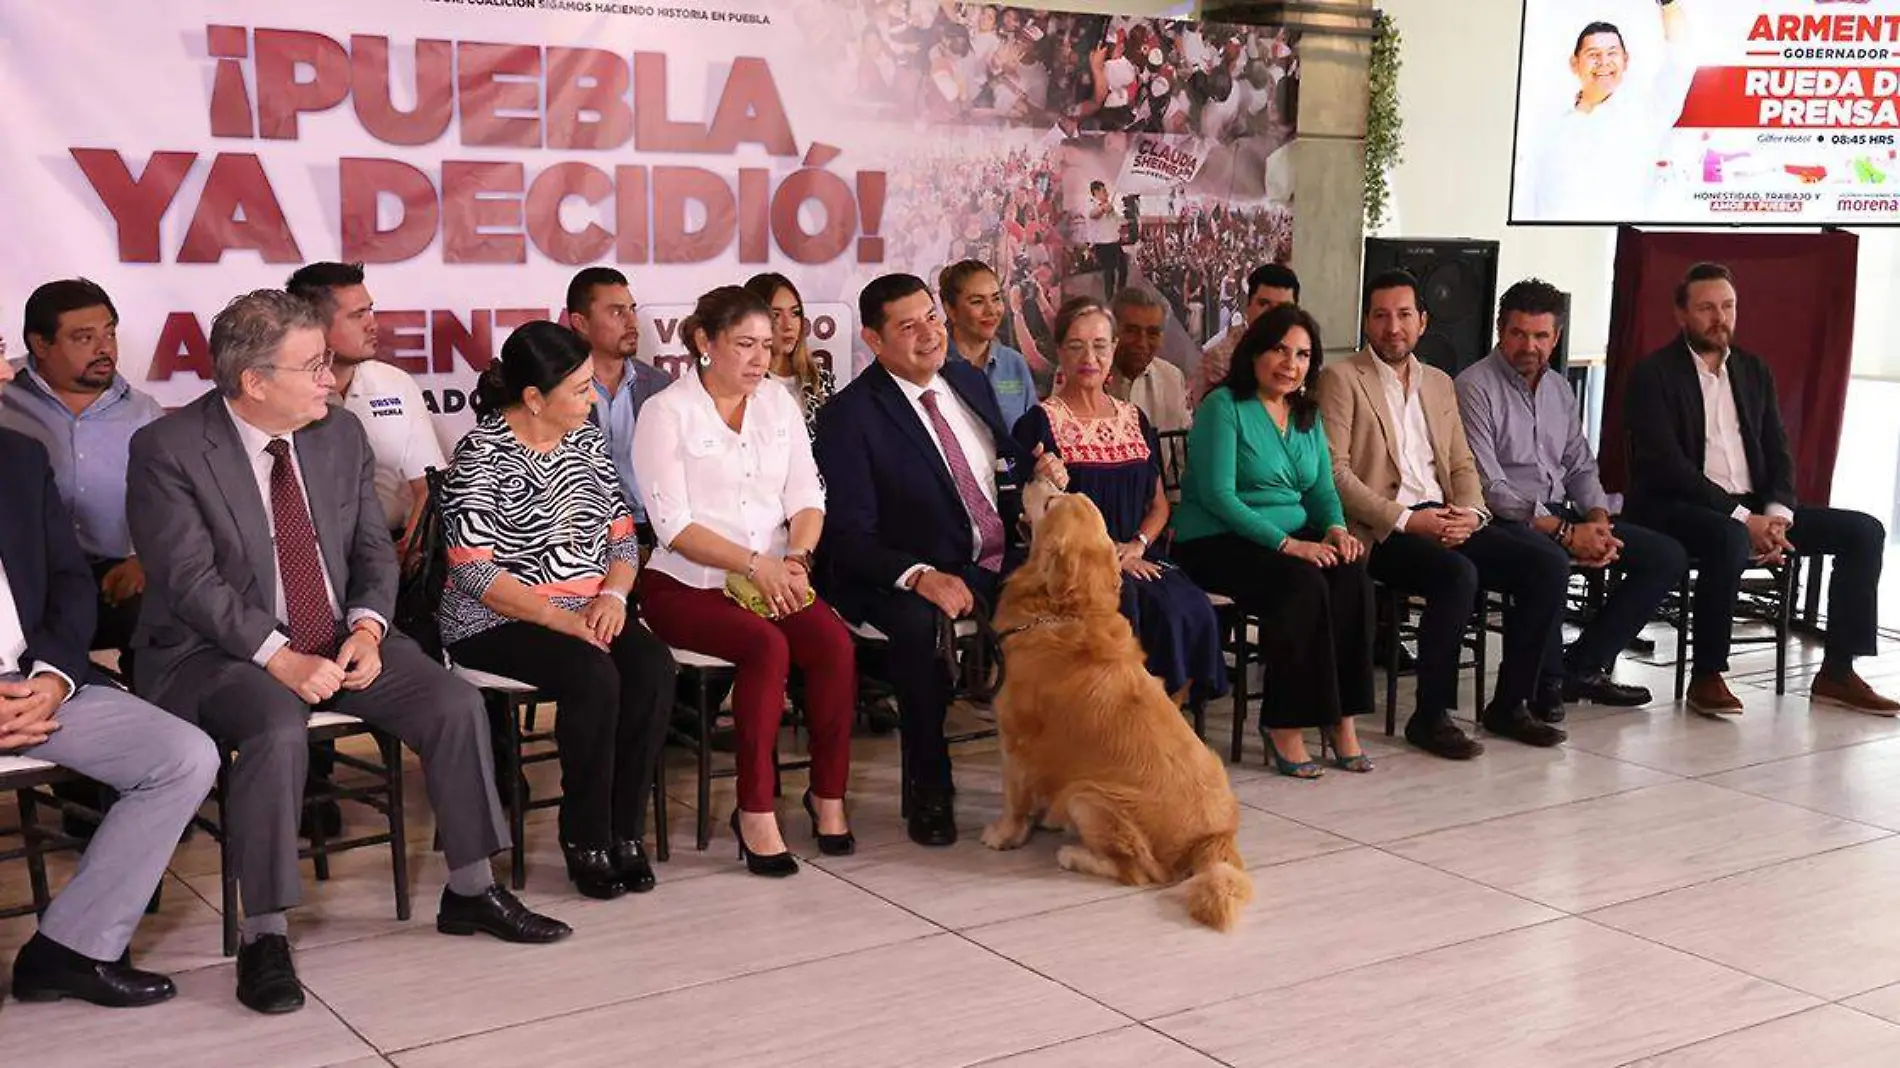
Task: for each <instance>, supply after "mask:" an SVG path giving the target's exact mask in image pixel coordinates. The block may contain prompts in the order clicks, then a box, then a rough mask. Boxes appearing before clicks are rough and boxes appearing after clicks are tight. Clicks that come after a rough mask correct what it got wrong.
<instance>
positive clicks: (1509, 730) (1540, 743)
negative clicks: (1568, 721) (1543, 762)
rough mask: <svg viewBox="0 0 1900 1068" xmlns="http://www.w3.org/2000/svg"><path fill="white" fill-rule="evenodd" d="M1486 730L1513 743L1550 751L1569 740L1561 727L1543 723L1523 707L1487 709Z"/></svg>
mask: <svg viewBox="0 0 1900 1068" xmlns="http://www.w3.org/2000/svg"><path fill="white" fill-rule="evenodd" d="M1483 722H1484V729H1485V730H1488V731H1490V732H1491V733H1492V734H1499V735H1503V736H1504V737H1506V738H1509V739H1511V740H1512V741H1518V742H1523V743H1524V744H1525V745H1534V746H1537V747H1539V748H1542V749H1548V748H1550V747H1551V746H1553V745H1562V744H1563V743H1564V740H1565V739H1567V738H1569V737H1570V736H1569V735H1568V734H1565V733H1564V732H1563V729H1562V728H1560V727H1553V726H1551V725H1550V724H1548V723H1541V722H1539V721H1538V720H1537V718H1536V717H1535V716H1532V715H1531V714H1530V711H1529V710H1528V709H1526V708H1525V707H1524V706H1523V705H1513V706H1512V707H1510V708H1503V709H1500V708H1496V707H1493V708H1487V709H1485V712H1484V720H1483Z"/></svg>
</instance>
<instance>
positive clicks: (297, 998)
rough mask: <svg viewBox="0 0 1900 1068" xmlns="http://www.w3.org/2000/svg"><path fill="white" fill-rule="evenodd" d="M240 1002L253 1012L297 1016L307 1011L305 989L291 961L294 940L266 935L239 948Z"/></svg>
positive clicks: (238, 986)
mask: <svg viewBox="0 0 1900 1068" xmlns="http://www.w3.org/2000/svg"><path fill="white" fill-rule="evenodd" d="M237 999H238V1001H239V1002H241V1003H243V1005H244V1007H245V1008H247V1009H250V1010H251V1011H252V1012H262V1013H268V1014H270V1015H272V1016H275V1015H277V1014H279V1013H285V1012H296V1011H297V1010H298V1009H301V1008H303V986H302V984H300V983H298V982H297V966H296V965H295V964H292V963H291V961H290V939H288V938H285V937H284V936H283V935H277V934H272V935H264V936H262V937H261V938H259V939H257V941H255V942H246V943H245V944H243V945H241V946H239V947H238V954H237Z"/></svg>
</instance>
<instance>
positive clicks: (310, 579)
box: [127, 289, 570, 1012]
mask: <svg viewBox="0 0 1900 1068" xmlns="http://www.w3.org/2000/svg"><path fill="white" fill-rule="evenodd" d="M211 357H212V362H213V373H214V375H215V377H216V380H217V385H218V388H217V389H215V390H213V391H211V392H209V393H207V394H206V395H205V396H203V397H201V398H199V399H198V400H196V401H194V402H192V403H191V404H189V405H187V406H185V407H184V408H182V409H179V410H178V411H176V412H173V413H172V414H170V415H168V416H166V417H165V418H163V419H161V420H159V421H158V422H156V423H153V424H151V425H150V426H148V427H145V428H144V429H143V430H141V431H139V433H138V434H137V435H136V436H135V437H134V438H133V439H132V462H131V468H130V472H129V477H128V483H129V497H128V504H129V507H128V509H127V511H128V512H129V514H130V516H131V523H132V533H133V538H134V540H135V541H136V542H137V543H138V544H139V545H140V546H141V547H142V548H143V549H144V550H145V553H144V555H145V571H146V577H147V592H146V596H145V602H144V605H143V610H142V614H141V616H140V619H139V630H138V636H137V639H136V641H135V645H136V646H137V647H138V649H139V658H138V662H137V664H136V667H135V674H136V679H135V681H136V683H137V688H138V690H139V692H140V693H142V694H145V695H147V696H149V697H150V698H151V699H152V700H153V701H154V702H156V703H157V704H159V705H161V706H163V707H164V708H166V709H167V710H169V711H170V712H172V713H173V714H175V715H177V716H179V717H181V718H183V719H185V720H188V721H190V722H192V723H196V724H198V725H199V726H200V727H203V728H204V729H205V730H206V731H207V732H208V733H209V734H210V735H211V736H212V737H213V738H216V739H217V740H218V741H219V742H220V743H221V744H224V745H226V746H229V747H231V748H232V749H235V750H236V752H237V759H236V763H235V764H234V766H233V769H232V772H231V781H230V795H229V797H228V798H227V799H226V800H227V812H228V813H229V818H228V822H229V827H228V833H229V834H230V835H231V837H232V842H233V845H234V852H235V854H236V860H237V866H238V886H239V891H240V893H241V895H242V902H243V908H244V918H243V921H242V924H241V931H242V935H243V946H242V948H241V949H240V950H239V951H238V969H237V970H238V988H237V993H238V1000H239V1001H241V1002H243V1003H244V1004H245V1005H246V1006H248V1007H250V1008H252V1009H255V1010H257V1011H259V1012H289V1011H292V1010H295V1009H297V1008H299V1007H301V1006H302V1005H303V991H302V989H301V987H300V986H299V985H298V982H297V975H296V969H295V967H294V966H293V965H292V962H291V956H290V944H289V940H288V937H287V931H286V927H285V919H284V912H285V910H286V909H289V908H291V907H292V906H294V905H296V904H297V903H298V901H299V900H300V899H301V897H302V886H301V880H300V878H299V872H298V866H297V818H298V813H299V810H300V808H301V804H302V799H303V785H304V778H305V775H306V772H307V768H308V761H309V742H308V738H307V728H306V721H307V720H308V718H309V716H310V712H311V710H312V708H313V707H322V708H328V709H334V710H335V711H337V712H340V713H344V714H347V715H351V716H355V717H357V718H359V719H362V720H364V721H366V722H368V723H371V724H373V725H375V726H376V727H378V728H379V729H382V730H385V731H388V732H389V733H391V734H394V735H395V736H397V737H398V738H400V739H402V741H403V742H405V743H407V744H408V745H409V746H410V747H411V748H413V749H415V750H416V752H417V753H418V754H419V755H420V756H421V758H422V768H423V773H424V775H425V777H426V779H427V781H428V788H429V800H430V802H431V803H432V805H433V807H434V809H435V814H436V820H437V825H438V831H439V834H440V837H441V842H442V850H443V853H444V854H445V856H446V859H447V861H448V866H449V882H448V885H447V886H446V887H444V888H443V892H442V903H441V908H440V910H439V912H438V913H437V916H436V927H437V929H438V930H441V931H443V932H444V933H448V934H471V933H474V932H476V931H482V932H486V933H488V934H492V935H494V936H496V937H498V938H502V939H504V940H507V941H513V942H551V941H554V940H556V939H559V938H563V937H565V936H566V935H567V934H569V933H570V932H569V930H568V928H567V926H566V925H565V924H562V923H560V922H558V921H556V920H551V919H548V918H547V917H545V916H539V915H536V914H535V913H533V912H530V911H528V909H527V908H526V907H524V906H523V905H522V904H521V902H520V901H518V900H517V899H516V898H515V897H514V896H513V895H512V894H510V893H509V892H508V891H507V890H505V889H503V888H502V887H500V886H498V885H496V883H495V880H494V875H493V873H492V872H491V871H490V869H489V863H488V858H489V857H490V856H491V855H492V854H494V853H496V852H499V851H500V850H502V849H504V848H506V847H507V845H508V834H507V829H506V826H505V825H504V823H503V822H502V814H501V805H500V803H499V802H498V801H497V800H496V798H495V790H494V785H493V781H494V776H493V756H492V755H491V753H490V751H489V741H488V727H487V721H486V716H485V715H484V714H483V711H482V704H481V699H480V697H479V696H478V695H477V694H476V692H475V691H474V690H473V689H472V688H470V687H469V686H467V685H466V684H464V683H462V682H460V681H458V680H456V679H455V678H454V677H453V676H451V675H449V674H448V672H447V671H445V670H444V669H443V667H442V666H441V665H440V664H437V663H435V662H433V661H431V660H430V659H429V658H428V656H427V655H426V654H425V653H423V652H422V650H421V649H420V648H418V647H417V645H416V644H415V643H414V642H413V641H410V640H409V639H408V638H407V637H405V636H403V635H402V634H400V633H398V632H395V631H392V630H390V629H389V624H388V620H389V617H390V615H391V614H392V613H393V612H394V610H395V598H396V585H397V577H398V572H399V567H398V564H397V560H396V553H395V548H394V546H393V545H392V543H391V542H390V539H389V527H388V523H387V520H386V518H385V514H384V511H383V508H382V506H381V504H380V503H379V502H378V500H377V497H376V485H375V478H374V477H373V472H374V469H375V458H374V457H373V456H372V455H371V452H370V447H369V441H368V438H367V437H366V435H365V434H364V432H363V427H362V424H360V423H359V422H357V419H356V417H355V416H353V415H351V414H350V413H349V412H347V411H343V410H339V409H333V408H332V407H331V405H330V404H329V390H330V375H331V367H330V357H329V354H328V353H327V352H326V351H325V348H324V338H323V321H322V319H321V318H320V317H319V316H318V315H317V312H316V310H315V309H314V308H313V307H312V306H311V305H310V304H308V303H306V302H304V301H303V300H301V299H299V298H297V297H293V296H291V295H290V294H288V293H285V292H283V291H281V290H273V289H265V290H258V291H257V292H254V293H250V294H248V295H245V296H241V297H238V298H237V299H235V300H233V301H232V302H231V303H230V304H228V305H226V306H225V308H224V310H223V311H221V312H219V313H218V316H217V318H216V319H214V320H213V321H212V325H211Z"/></svg>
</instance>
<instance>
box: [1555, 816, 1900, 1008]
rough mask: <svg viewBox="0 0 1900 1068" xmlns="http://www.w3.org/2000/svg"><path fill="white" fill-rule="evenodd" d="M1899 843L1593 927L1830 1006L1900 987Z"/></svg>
mask: <svg viewBox="0 0 1900 1068" xmlns="http://www.w3.org/2000/svg"><path fill="white" fill-rule="evenodd" d="M1896 898H1900V838H1887V839H1884V840H1882V841H1878V842H1870V843H1868V844H1866V845H1858V846H1854V847H1853V848H1851V849H1840V850H1836V851H1834V852H1832V853H1825V854H1822V855H1820V856H1813V857H1808V858H1806V859H1804V860H1796V861H1791V862H1789V863H1786V864H1778V865H1775V866H1773V867H1769V868H1762V869H1760V870H1757V871H1751V872H1748V873H1746V874H1742V875H1737V876H1735V877H1733V878H1730V879H1722V880H1719V881H1716V882H1711V883H1705V884H1703V885H1701V886H1692V887H1689V888H1687V889H1683V890H1678V891H1676V892H1674V893H1670V894H1662V895H1660V896H1657V897H1653V898H1649V899H1647V900H1644V901H1633V902H1631V903H1629V904H1627V905H1623V906H1620V907H1617V908H1612V909H1605V910H1603V911H1602V912H1597V913H1594V914H1592V916H1591V918H1592V919H1595V920H1597V921H1599V922H1601V923H1605V924H1608V925H1610V926H1612V927H1617V928H1620V929H1622V930H1625V931H1629V932H1631V933H1633V934H1638V935H1641V936H1643V937H1645V938H1651V939H1654V940H1656V941H1658V942H1662V943H1665V944H1667V945H1671V946H1674V947H1676V948H1677V949H1681V950H1684V951H1686V952H1690V953H1694V954H1696V955H1698V956H1701V957H1706V958H1708V959H1709V960H1712V961H1716V962H1718V963H1721V964H1726V965H1728V966H1730V967H1733V968H1740V969H1741V970H1743V971H1745V972H1747V973H1749V974H1750V975H1758V976H1761V977H1762V978H1764V979H1772V980H1774V981H1775V982H1778V983H1784V984H1786V985H1788V986H1791V987H1794V988H1796V989H1798V990H1805V991H1807V992H1809V993H1811V994H1817V995H1819V996H1821V997H1824V998H1828V999H1829V1000H1838V999H1840V998H1845V997H1850V996H1852V995H1855V994H1860V993H1864V992H1866V991H1869V990H1873V989H1875V988H1876V987H1880V986H1885V985H1887V984H1889V983H1895V982H1900V923H1895V922H1894V917H1893V902H1894V901H1895V899H1896Z"/></svg>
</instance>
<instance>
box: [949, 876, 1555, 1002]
mask: <svg viewBox="0 0 1900 1068" xmlns="http://www.w3.org/2000/svg"><path fill="white" fill-rule="evenodd" d="M1253 879H1254V901H1253V904H1252V905H1250V906H1248V909H1247V914H1246V916H1245V917H1244V918H1243V919H1242V921H1241V924H1240V927H1239V928H1238V929H1237V930H1236V931H1234V932H1233V933H1231V934H1225V935H1223V934H1218V933H1215V932H1213V931H1209V930H1207V929H1206V928H1204V927H1200V926H1197V925H1196V924H1194V923H1193V921H1191V920H1189V919H1188V917H1187V913H1186V911H1185V910H1184V908H1183V906H1182V902H1181V900H1180V896H1179V892H1178V891H1164V892H1149V893H1142V894H1135V895H1131V896H1126V897H1118V898H1113V899H1110V900H1108V901H1100V902H1096V903H1095V904H1092V905H1083V906H1081V907H1078V908H1072V909H1067V910H1064V911H1062V912H1055V913H1050V914H1047V915H1043V916H1032V917H1029V918H1027V919H1022V920H1012V921H1010V922H1008V923H1002V924H997V925H994V926H989V927H978V928H974V929H972V930H970V931H968V932H966V933H967V934H968V936H969V937H971V938H973V939H975V940H976V941H978V942H981V943H983V944H984V945H987V946H989V947H990V948H992V949H994V950H996V951H997V952H999V953H1001V954H1003V955H1004V956H1006V957H1008V958H1010V959H1011V960H1015V961H1018V962H1020V963H1022V964H1024V965H1026V966H1028V967H1030V968H1034V969H1035V970H1036V971H1038V972H1041V973H1042V974H1044V975H1047V976H1050V977H1051V978H1053V979H1055V980H1057V981H1058V982H1061V983H1065V984H1067V985H1069V986H1071V987H1074V988H1075V989H1076V990H1078V991H1081V992H1082V993H1084V994H1087V995H1089V996H1090V997H1094V998H1096V999H1098V1000H1100V1001H1102V1002H1103V1003H1104V1004H1107V1005H1109V1006H1110V1007H1112V1008H1115V1009H1117V1010H1119V1011H1122V1012H1125V1013H1127V1014H1129V1015H1130V1016H1133V1017H1135V1018H1136V1019H1144V1020H1145V1019H1150V1018H1152V1017H1155V1016H1160V1015H1163V1014H1166V1013H1171V1012H1179V1011H1181V1010H1182V1009H1187V1008H1192V1007H1194V1006H1197V1005H1206V1004H1209V1003H1211V1002H1214V1001H1218V1000H1221V999H1223V998H1231V997H1238V996H1240V995H1243V994H1250V993H1254V992H1256V991H1261V990H1269V989H1274V988H1277V987H1283V986H1289V985H1292V984H1294V983H1298V982H1302V981H1304V980H1307V979H1311V978H1314V977H1317V976H1321V975H1326V974H1329V973H1331V972H1336V971H1340V970H1342V969H1346V968H1354V967H1358V966H1360V965H1364V964H1369V963H1372V962H1374V961H1378V960H1385V959H1388V958H1392V957H1398V956H1403V955H1405V954H1408V953H1417V952H1419V951H1421V950H1425V949H1431V948H1436V947H1438V946H1442V945H1447V944H1450V943H1453V942H1458V941H1462V940H1464V939H1468V938H1477V937H1480V936H1483V935H1488V934H1495V933H1497V932H1499V931H1506V930H1510V929H1512V928H1516V927H1523V926H1526V925H1529V924H1534V923H1540V922H1543V921H1545V920H1549V919H1552V918H1554V917H1555V916H1556V914H1555V913H1553V912H1551V911H1550V910H1549V909H1545V908H1542V907H1540V906H1537V905H1534V904H1531V903H1529V902H1526V901H1520V900H1518V899H1516V898H1512V897H1509V896H1507V895H1504V894H1500V893H1497V892H1495V891H1492V890H1486V889H1484V888H1483V887H1479V886H1474V885H1472V884H1471V883H1469V882H1466V881H1464V880H1462V879H1457V878H1453V877H1451V876H1448V875H1445V874H1443V873H1440V872H1434V871H1432V870H1430V869H1428V868H1423V867H1420V866H1418V865H1415V864H1411V863H1409V862H1407V861H1404V860H1400V859H1398V858H1396V857H1392V856H1389V855H1387V854H1384V853H1380V852H1378V851H1376V850H1371V849H1354V850H1348V851H1345V852H1340V853H1332V854H1328V855H1326V856H1322V857H1316V858H1313V859H1311V860H1301V861H1295V862H1293V863H1290V864H1282V865H1279V866H1277V867H1270V868H1258V869H1255V870H1254V872H1253ZM1425 917H1429V919H1424V918H1425Z"/></svg>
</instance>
